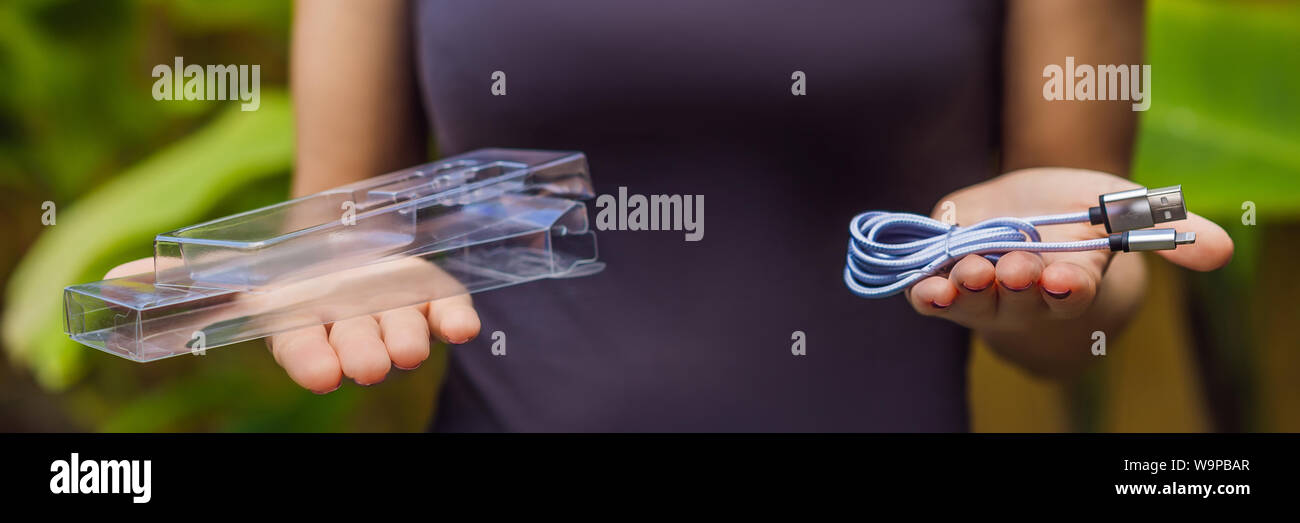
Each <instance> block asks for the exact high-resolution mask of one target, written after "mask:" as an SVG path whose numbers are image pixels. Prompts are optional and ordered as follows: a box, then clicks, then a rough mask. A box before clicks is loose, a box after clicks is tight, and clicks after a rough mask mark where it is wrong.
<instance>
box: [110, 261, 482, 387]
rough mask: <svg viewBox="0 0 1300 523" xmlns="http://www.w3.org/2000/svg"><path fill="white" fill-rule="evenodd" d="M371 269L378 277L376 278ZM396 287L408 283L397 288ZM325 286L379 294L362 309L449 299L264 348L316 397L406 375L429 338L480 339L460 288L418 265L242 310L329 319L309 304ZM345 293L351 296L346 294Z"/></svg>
mask: <svg viewBox="0 0 1300 523" xmlns="http://www.w3.org/2000/svg"><path fill="white" fill-rule="evenodd" d="M376 270H382V271H385V272H384V273H377V272H376ZM152 271H153V259H152V258H145V259H141V260H136V261H133V262H129V263H125V264H123V265H119V266H117V267H115V268H113V270H110V271H109V272H108V274H107V275H105V276H104V278H105V279H108V278H117V277H122V276H129V275H133V274H140V273H147V272H152ZM403 281H405V282H408V283H405V284H403V283H401V282H403ZM410 282H418V283H410ZM331 285H337V286H338V287H339V288H340V289H342V290H340V291H339V292H340V294H342V295H346V296H356V295H359V294H362V292H358V291H357V290H355V287H357V286H362V287H365V288H366V289H369V290H373V291H374V292H375V293H381V294H382V295H383V296H382V297H379V298H372V299H371V300H370V301H369V303H370V305H368V306H374V305H373V304H374V303H384V302H385V301H387V302H389V303H393V304H397V303H411V302H412V301H414V300H411V299H408V298H402V297H400V296H399V294H401V293H403V292H407V293H410V294H409V295H410V296H430V295H435V296H450V297H448V298H442V299H439V300H435V301H432V302H427V303H424V304H420V305H417V306H413V307H401V308H397V309H393V310H389V311H385V312H382V313H378V314H370V315H363V316H359V317H355V318H350V319H347V320H343V321H337V322H334V323H332V324H325V325H315V326H311V327H305V328H301V329H297V330H292V331H288V332H283V333H280V334H277V335H274V336H272V337H270V338H269V339H268V340H267V344H268V346H269V348H270V349H271V353H272V355H273V356H274V357H275V361H276V362H277V363H279V364H280V366H281V367H283V368H284V370H285V372H287V373H288V374H289V377H290V378H292V379H293V381H294V382H296V383H298V385H301V386H302V387H303V388H306V389H308V390H310V391H312V392H315V393H318V394H324V393H327V392H331V391H333V390H334V389H337V388H338V387H339V385H340V383H341V382H342V378H343V376H347V377H349V378H352V380H353V381H355V382H357V383H358V384H361V385H373V384H375V383H379V382H381V381H383V380H384V378H385V377H386V376H387V375H388V370H389V368H390V367H397V368H399V369H405V370H410V369H414V368H416V367H418V366H420V364H421V363H423V362H424V360H426V359H428V357H429V348H430V341H429V340H430V336H431V335H432V336H436V337H438V339H439V340H442V341H443V342H446V343H455V344H459V343H465V342H467V341H469V340H471V339H473V338H474V337H475V336H477V335H478V332H479V318H478V313H477V312H475V311H474V306H473V301H472V300H471V298H470V296H469V294H465V293H464V292H463V288H462V287H460V286H459V283H458V282H455V281H454V280H453V279H451V277H450V276H447V275H446V273H444V272H442V271H441V270H440V269H438V268H437V267H436V266H434V265H432V264H429V263H426V262H423V261H421V260H409V261H401V262H395V263H392V264H387V265H384V264H381V265H377V266H372V267H370V268H362V269H357V270H354V271H349V273H348V275H347V277H344V278H340V277H328V278H326V277H322V278H317V279H313V280H308V281H305V282H300V283H297V284H290V285H287V286H285V287H284V288H281V289H277V290H276V291H275V292H270V293H266V294H263V295H258V296H254V297H251V298H249V299H248V300H246V303H245V304H244V305H246V307H247V308H248V309H250V310H254V311H256V310H276V309H278V308H284V307H287V308H289V309H291V310H298V309H301V312H302V313H303V314H305V315H309V316H313V317H316V318H319V317H321V316H325V315H328V314H330V311H329V309H333V308H337V307H338V304H331V303H330V302H329V301H328V300H326V301H324V302H319V301H316V300H315V299H314V298H313V296H315V295H318V294H320V293H322V292H326V293H328V291H329V289H330V286H331ZM349 286H350V287H352V289H348V288H347V287H349ZM456 289H460V291H457V290H456ZM452 294H455V295H452ZM416 299H418V298H416ZM394 300H396V301H395V302H394ZM336 301H337V300H336ZM300 304H301V305H300ZM313 304H323V305H324V309H325V310H313V308H314V306H313ZM389 306H391V305H389ZM375 308H383V307H379V306H375ZM369 310H374V308H372V309H369ZM335 313H337V312H335ZM309 322H310V321H304V323H309ZM300 324H301V323H300Z"/></svg>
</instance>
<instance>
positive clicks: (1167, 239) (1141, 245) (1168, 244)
mask: <svg viewBox="0 0 1300 523" xmlns="http://www.w3.org/2000/svg"><path fill="white" fill-rule="evenodd" d="M1192 243H1196V233H1194V232H1178V231H1175V230H1173V229H1143V230H1140V231H1126V232H1117V233H1115V234H1112V235H1110V250H1112V251H1124V252H1134V251H1168V250H1173V249H1175V248H1177V247H1178V246H1179V245H1188V244H1192Z"/></svg>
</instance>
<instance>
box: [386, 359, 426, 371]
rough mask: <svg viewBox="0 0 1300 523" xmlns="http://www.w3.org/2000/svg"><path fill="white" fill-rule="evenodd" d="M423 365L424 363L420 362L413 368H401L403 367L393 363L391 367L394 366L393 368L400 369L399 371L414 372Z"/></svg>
mask: <svg viewBox="0 0 1300 523" xmlns="http://www.w3.org/2000/svg"><path fill="white" fill-rule="evenodd" d="M423 364H424V362H423V361H422V362H420V363H416V364H415V366H414V367H403V366H401V365H398V364H396V363H394V364H393V366H394V367H397V368H399V369H401V370H415V369H418V368H420V365H423Z"/></svg>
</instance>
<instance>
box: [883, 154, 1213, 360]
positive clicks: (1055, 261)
mask: <svg viewBox="0 0 1300 523" xmlns="http://www.w3.org/2000/svg"><path fill="white" fill-rule="evenodd" d="M1134 187H1137V185H1136V184H1134V183H1133V182H1131V181H1129V180H1126V179H1123V178H1119V177H1116V176H1112V175H1109V174H1105V173H1100V172H1096V171H1086V170H1078V169H1065V168H1033V169H1023V170H1019V171H1014V172H1011V173H1007V174H1004V175H1002V176H999V177H997V178H994V179H992V180H989V181H987V182H984V183H980V184H978V185H973V186H970V187H967V188H965V189H962V190H959V191H957V192H955V193H952V194H950V195H948V196H947V197H945V198H944V199H943V200H940V203H939V204H938V205H937V206H936V212H935V218H936V219H938V218H939V216H940V215H941V214H942V213H943V212H945V207H947V208H948V209H952V207H949V206H946V205H945V202H952V204H953V205H954V206H955V211H956V218H957V223H959V224H966V225H971V224H974V223H976V222H979V221H982V220H985V219H989V218H994V217H999V216H1014V217H1027V216H1037V215H1044V214H1059V213H1065V212H1071V211H1082V210H1087V209H1088V208H1089V207H1092V206H1096V205H1097V196H1098V195H1101V194H1105V193H1111V192H1116V191H1122V190H1126V189H1131V188H1134ZM1190 196H1191V197H1190V198H1189V199H1190V200H1191V201H1192V202H1193V204H1194V203H1195V201H1196V200H1195V198H1196V195H1195V194H1192V195H1190ZM1163 226H1164V227H1174V228H1176V229H1177V230H1178V231H1179V232H1187V231H1191V232H1195V233H1196V243H1195V244H1192V245H1180V246H1178V248H1177V249H1175V250H1168V251H1159V253H1160V255H1161V256H1164V257H1165V258H1166V259H1168V260H1169V261H1171V262H1173V263H1175V264H1178V265H1181V266H1183V267H1187V268H1189V269H1194V270H1198V271H1208V270H1213V269H1217V268H1219V267H1222V266H1224V265H1226V264H1227V263H1228V260H1229V259H1231V258H1232V249H1233V246H1232V239H1231V238H1229V237H1228V234H1227V233H1226V232H1224V230H1223V229H1222V228H1221V227H1219V226H1218V225H1215V224H1214V223H1213V222H1210V221H1209V220H1206V219H1205V218H1202V217H1200V216H1197V215H1195V214H1192V213H1190V212H1189V213H1187V220H1184V221H1178V222H1170V223H1166V224H1163ZM1039 232H1040V233H1041V234H1042V240H1043V241H1045V242H1055V241H1072V240H1087V239H1096V238H1104V237H1106V236H1107V233H1106V230H1105V228H1104V227H1102V226H1100V225H1090V224H1087V223H1079V224H1067V225H1048V226H1043V227H1040V228H1039ZM1113 257H1114V254H1113V253H1111V252H1109V251H1087V252H1062V253H1042V254H1041V255H1040V254H1033V253H1028V252H1022V251H1016V252H1011V253H1007V254H1006V255H1004V256H1002V257H1001V258H1000V259H999V260H998V262H997V264H996V265H995V264H994V263H992V262H990V261H988V260H987V259H985V258H983V257H981V256H977V255H969V256H966V257H965V258H964V259H962V260H960V261H958V262H957V263H956V264H955V265H954V266H953V267H952V269H951V271H950V273H949V274H948V275H947V276H932V277H929V278H926V279H924V280H921V281H920V282H918V283H917V284H916V285H915V286H913V287H912V288H911V289H910V290H909V291H908V292H907V298H908V300H909V301H910V302H911V304H912V307H913V308H914V309H916V311H917V312H919V313H921V314H924V315H927V316H936V317H940V318H945V319H948V320H951V321H954V322H956V323H959V324H961V325H965V326H967V327H970V328H972V329H974V330H976V331H977V332H979V333H980V334H981V335H982V336H983V337H984V338H985V339H986V340H987V341H989V342H990V343H991V344H993V345H994V347H995V349H998V350H999V352H1000V353H1002V354H1003V355H1004V356H1007V357H1009V358H1011V359H1013V360H1016V361H1017V362H1019V363H1021V364H1023V365H1025V366H1026V367H1028V368H1029V369H1030V370H1033V371H1039V372H1041V373H1044V374H1066V373H1068V371H1069V370H1071V369H1072V368H1077V367H1078V366H1079V365H1075V363H1078V362H1082V361H1084V360H1085V359H1086V358H1081V357H1079V356H1078V355H1062V354H1055V353H1054V352H1055V351H1057V349H1056V348H1055V346H1062V345H1063V346H1066V347H1075V346H1078V347H1081V348H1082V349H1081V351H1080V352H1079V354H1087V350H1086V348H1087V347H1088V346H1089V344H1090V342H1091V340H1090V338H1088V337H1087V336H1088V333H1091V332H1092V331H1095V330H1106V329H1108V328H1117V327H1119V326H1120V325H1122V323H1123V320H1124V319H1125V318H1126V317H1127V316H1128V315H1129V312H1131V311H1132V310H1133V308H1134V307H1136V305H1137V303H1138V301H1139V300H1140V298H1141V292H1142V290H1143V287H1144V285H1145V277H1144V273H1143V271H1142V269H1141V266H1140V262H1139V261H1138V260H1140V258H1139V257H1137V256H1135V255H1131V254H1129V255H1124V256H1120V257H1118V258H1115V259H1114V260H1113V261H1112V258H1113ZM1102 309H1105V310H1102ZM1080 333H1082V336H1083V337H1082V338H1076V339H1065V338H1068V337H1071V336H1079V335H1080ZM1065 350H1069V349H1065Z"/></svg>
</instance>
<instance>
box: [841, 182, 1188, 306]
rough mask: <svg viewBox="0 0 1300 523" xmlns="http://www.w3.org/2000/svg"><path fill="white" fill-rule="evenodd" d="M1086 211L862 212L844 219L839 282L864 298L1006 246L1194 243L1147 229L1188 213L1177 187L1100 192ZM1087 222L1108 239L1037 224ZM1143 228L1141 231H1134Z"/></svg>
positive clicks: (1066, 248)
mask: <svg viewBox="0 0 1300 523" xmlns="http://www.w3.org/2000/svg"><path fill="white" fill-rule="evenodd" d="M1098 200H1099V202H1100V204H1099V205H1098V206H1097V207H1093V208H1091V209H1089V210H1088V211H1085V212H1077V213H1068V214H1052V215H1047V216H1035V217H1030V218H1011V217H1003V218H993V219H989V220H984V221H982V222H979V223H977V224H974V225H971V226H969V227H960V226H956V225H949V224H946V223H943V222H941V221H938V220H935V219H932V218H928V217H925V216H920V215H917V214H910V213H891V212H883V211H868V212H864V213H862V214H859V215H857V216H855V217H854V218H853V221H852V222H850V223H849V234H850V235H851V238H850V239H849V255H848V263H847V264H846V265H845V267H844V284H845V285H847V286H848V288H849V291H851V292H852V293H853V294H856V295H858V296H860V297H863V298H885V297H889V296H893V295H895V294H898V293H900V292H902V291H903V290H904V289H906V288H908V287H910V286H912V285H913V284H915V283H916V282H918V281H920V280H921V279H923V278H925V277H927V276H932V275H935V274H938V273H940V272H941V271H943V270H944V269H945V268H946V267H947V266H948V265H950V264H951V263H953V262H954V261H956V260H959V259H961V258H962V257H964V256H966V255H968V254H979V255H983V256H984V257H985V258H988V259H989V260H990V261H995V262H996V261H997V259H998V257H999V256H1001V255H1002V254H1005V253H1008V252H1011V251H1028V252H1075V251H1095V250H1102V249H1109V250H1112V251H1123V252H1130V251H1151V250H1167V249H1173V248H1176V247H1177V246H1179V245H1185V244H1190V243H1194V242H1196V233H1194V232H1187V233H1179V232H1177V231H1175V230H1174V229H1147V227H1151V226H1152V225H1155V224H1157V223H1164V222H1168V221H1174V220H1182V219H1185V218H1187V208H1186V206H1185V205H1184V202H1183V195H1182V187H1181V186H1173V187H1165V188H1161V189H1154V190H1147V189H1146V188H1140V189H1133V190H1130V191H1123V192H1118V193H1110V194H1103V195H1101V196H1100V197H1099V198H1098ZM1083 222H1089V223H1092V224H1093V225H1105V226H1106V232H1109V233H1111V234H1110V236H1109V237H1107V238H1098V239H1095V240H1080V241H1070V242H1043V241H1041V236H1040V235H1039V234H1038V229H1037V227H1039V226H1044V225H1058V224H1065V223H1083ZM1139 229H1141V230H1139Z"/></svg>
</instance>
